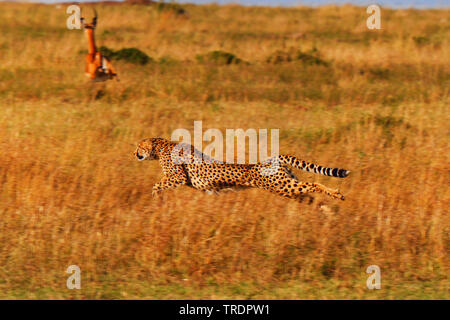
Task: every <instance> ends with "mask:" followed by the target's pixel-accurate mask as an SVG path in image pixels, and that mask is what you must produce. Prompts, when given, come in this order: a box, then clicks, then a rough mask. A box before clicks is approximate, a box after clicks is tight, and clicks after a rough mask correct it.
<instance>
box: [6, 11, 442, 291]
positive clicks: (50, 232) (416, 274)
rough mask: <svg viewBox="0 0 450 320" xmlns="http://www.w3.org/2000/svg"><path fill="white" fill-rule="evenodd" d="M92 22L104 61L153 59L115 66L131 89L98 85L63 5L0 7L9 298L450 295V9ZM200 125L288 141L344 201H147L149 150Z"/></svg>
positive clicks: (141, 14)
mask: <svg viewBox="0 0 450 320" xmlns="http://www.w3.org/2000/svg"><path fill="white" fill-rule="evenodd" d="M96 8H97V11H98V13H99V26H98V29H97V31H96V37H97V42H98V45H99V46H101V45H104V46H107V47H108V48H111V49H113V50H119V49H122V48H129V47H135V48H138V49H139V50H141V51H143V52H145V53H146V54H147V55H148V56H150V57H151V58H152V60H151V61H150V62H149V63H148V64H146V65H139V64H133V63H128V62H126V61H123V60H120V61H113V63H114V65H115V67H116V69H117V72H118V73H119V76H120V78H121V82H115V81H110V82H108V83H97V84H91V83H88V81H87V79H86V77H85V75H84V53H85V51H86V48H87V46H86V40H85V38H84V35H83V33H82V31H80V30H68V29H67V28H66V19H67V17H68V15H67V14H66V12H65V11H66V7H65V6H64V5H62V6H55V5H35V4H12V3H0V30H1V32H2V36H1V37H0V146H1V150H2V156H1V157H0V199H1V201H0V214H1V219H0V243H1V245H0V298H1V299H11V298H19V299H36V298H45V299H52V298H56V299H78V298H83V299H101V298H103V299H106V298H108V299H111V298H114V299H115V298H119V299H129V298H133V299H136V298H137V299H139V298H146V299H174V298H178V299H214V298H224V299H237V298H240V299H431V298H439V299H449V298H450V295H449V290H450V285H449V266H450V259H449V252H450V237H449V230H450V218H449V214H448V207H449V200H450V193H449V188H448V186H449V182H450V172H449V152H448V145H449V135H450V132H449V120H450V117H449V102H450V101H449V88H450V66H449V60H448V57H450V43H449V39H450V12H449V10H388V9H382V16H381V17H382V22H381V23H382V29H381V30H368V29H367V27H366V19H367V17H368V15H367V14H366V12H365V8H362V7H353V6H342V7H334V6H327V7H320V8H318V9H312V8H308V7H299V8H290V9H282V8H264V7H241V6H236V5H229V6H216V5H208V6H194V5H183V6H182V7H178V6H167V7H161V6H139V5H133V6H131V5H112V6H107V5H97V6H96ZM180 8H183V9H184V11H185V12H184V13H183V12H182V11H181V10H179V9H180ZM84 12H85V13H86V15H88V17H90V16H91V11H90V9H89V8H87V7H85V8H84ZM216 50H220V51H222V52H227V53H230V54H232V55H234V56H233V57H234V59H231V60H226V59H214V57H212V58H211V56H209V55H208V54H209V53H210V52H212V51H216ZM208 57H209V58H208ZM229 62H231V63H229ZM195 120H202V121H203V128H204V130H206V129H208V128H218V129H220V130H222V131H223V132H225V129H226V128H232V129H235V128H243V129H248V128H268V129H270V128H277V129H280V153H282V154H293V155H297V156H299V157H301V158H303V159H305V160H309V161H314V162H316V163H319V164H322V165H326V166H331V167H343V168H346V169H349V170H351V171H352V174H351V176H349V177H348V178H347V179H333V178H328V177H322V176H317V175H313V174H308V173H302V172H298V171H297V172H296V173H298V176H299V177H300V178H301V180H302V181H311V182H320V183H323V184H325V185H327V186H329V187H332V188H339V189H340V190H341V191H342V193H343V194H344V195H345V196H346V201H345V202H342V201H333V200H328V199H325V198H320V199H321V200H323V201H326V202H327V204H328V205H329V206H330V207H331V208H332V213H329V214H325V213H324V212H322V211H320V210H318V208H317V206H315V205H306V204H299V203H296V202H295V201H292V200H287V199H284V198H281V197H278V196H276V195H273V194H271V193H268V192H265V191H262V190H256V189H254V190H246V191H242V192H236V193H224V194H221V195H217V196H215V195H214V196H209V195H207V194H204V193H201V192H198V191H195V190H192V189H189V188H185V187H184V188H180V189H177V190H174V191H168V192H166V193H165V194H163V196H162V197H160V198H155V199H154V198H152V197H151V188H152V185H153V184H154V183H156V182H157V181H158V179H159V178H160V176H161V170H160V168H159V165H158V163H156V162H143V163H142V162H138V161H136V160H135V158H134V156H133V152H134V149H135V146H136V143H137V142H138V141H140V140H141V139H142V138H147V137H156V136H160V137H164V138H170V135H171V132H172V131H173V130H175V129H177V128H186V129H189V130H191V129H192V128H193V123H194V121H195ZM71 264H75V265H78V266H79V267H80V268H81V272H82V280H81V281H82V283H81V286H82V289H81V290H69V289H67V288H66V279H67V277H68V276H69V275H68V274H67V273H66V272H65V271H66V269H67V267H68V266H69V265H71ZM369 265H378V266H380V268H381V285H382V288H381V290H368V289H367V287H366V280H367V277H368V276H369V275H368V274H366V272H365V271H366V268H367V267H368V266H369Z"/></svg>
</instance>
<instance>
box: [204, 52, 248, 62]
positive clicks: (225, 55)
mask: <svg viewBox="0 0 450 320" xmlns="http://www.w3.org/2000/svg"><path fill="white" fill-rule="evenodd" d="M195 58H196V59H197V61H198V62H200V63H212V64H217V65H228V64H239V63H242V62H243V61H242V60H241V59H239V58H238V57H236V56H235V55H234V54H232V53H229V52H225V51H220V50H215V51H211V52H208V53H206V54H203V55H197V56H196V57H195Z"/></svg>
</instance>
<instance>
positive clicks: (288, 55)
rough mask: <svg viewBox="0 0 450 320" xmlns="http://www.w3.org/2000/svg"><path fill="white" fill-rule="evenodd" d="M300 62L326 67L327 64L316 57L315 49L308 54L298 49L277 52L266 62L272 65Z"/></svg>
mask: <svg viewBox="0 0 450 320" xmlns="http://www.w3.org/2000/svg"><path fill="white" fill-rule="evenodd" d="M292 61H301V62H302V63H304V64H306V65H324V66H327V65H328V63H327V62H326V61H324V60H322V59H321V58H320V57H319V56H318V51H317V49H313V50H311V51H309V52H308V53H305V52H302V51H300V50H299V49H295V48H290V49H289V50H287V51H282V50H277V51H275V52H274V53H272V54H271V55H270V56H268V57H267V59H266V62H268V63H272V64H278V63H285V62H292Z"/></svg>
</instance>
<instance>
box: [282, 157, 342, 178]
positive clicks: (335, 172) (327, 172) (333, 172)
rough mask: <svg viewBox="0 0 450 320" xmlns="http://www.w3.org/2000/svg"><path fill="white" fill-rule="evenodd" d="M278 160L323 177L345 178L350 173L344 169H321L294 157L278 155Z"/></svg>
mask: <svg viewBox="0 0 450 320" xmlns="http://www.w3.org/2000/svg"><path fill="white" fill-rule="evenodd" d="M278 158H279V160H280V162H282V163H285V164H288V165H290V166H292V167H294V168H298V169H301V170H305V171H308V172H314V173H317V174H323V175H324V176H330V177H337V178H345V177H347V176H348V174H349V173H350V171H348V170H345V169H339V168H327V167H322V166H319V165H317V164H314V163H311V162H306V161H303V160H300V159H297V158H296V157H293V156H283V155H280V156H279V157H278Z"/></svg>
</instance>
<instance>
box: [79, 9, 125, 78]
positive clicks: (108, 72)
mask: <svg viewBox="0 0 450 320" xmlns="http://www.w3.org/2000/svg"><path fill="white" fill-rule="evenodd" d="M94 15H95V16H94V19H92V22H91V23H85V22H84V18H83V17H80V22H81V25H82V26H83V29H84V33H85V34H86V37H87V40H88V49H89V53H88V54H87V56H86V68H85V74H86V76H87V77H88V78H90V79H91V80H93V81H106V80H109V79H113V78H114V77H115V78H116V79H117V81H119V77H118V76H117V73H116V72H115V71H114V68H113V66H112V65H111V62H110V61H109V59H108V58H106V57H105V56H103V55H102V54H101V52H100V51H98V50H97V47H96V46H95V38H94V30H95V27H96V26H97V11H96V10H95V8H94Z"/></svg>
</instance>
